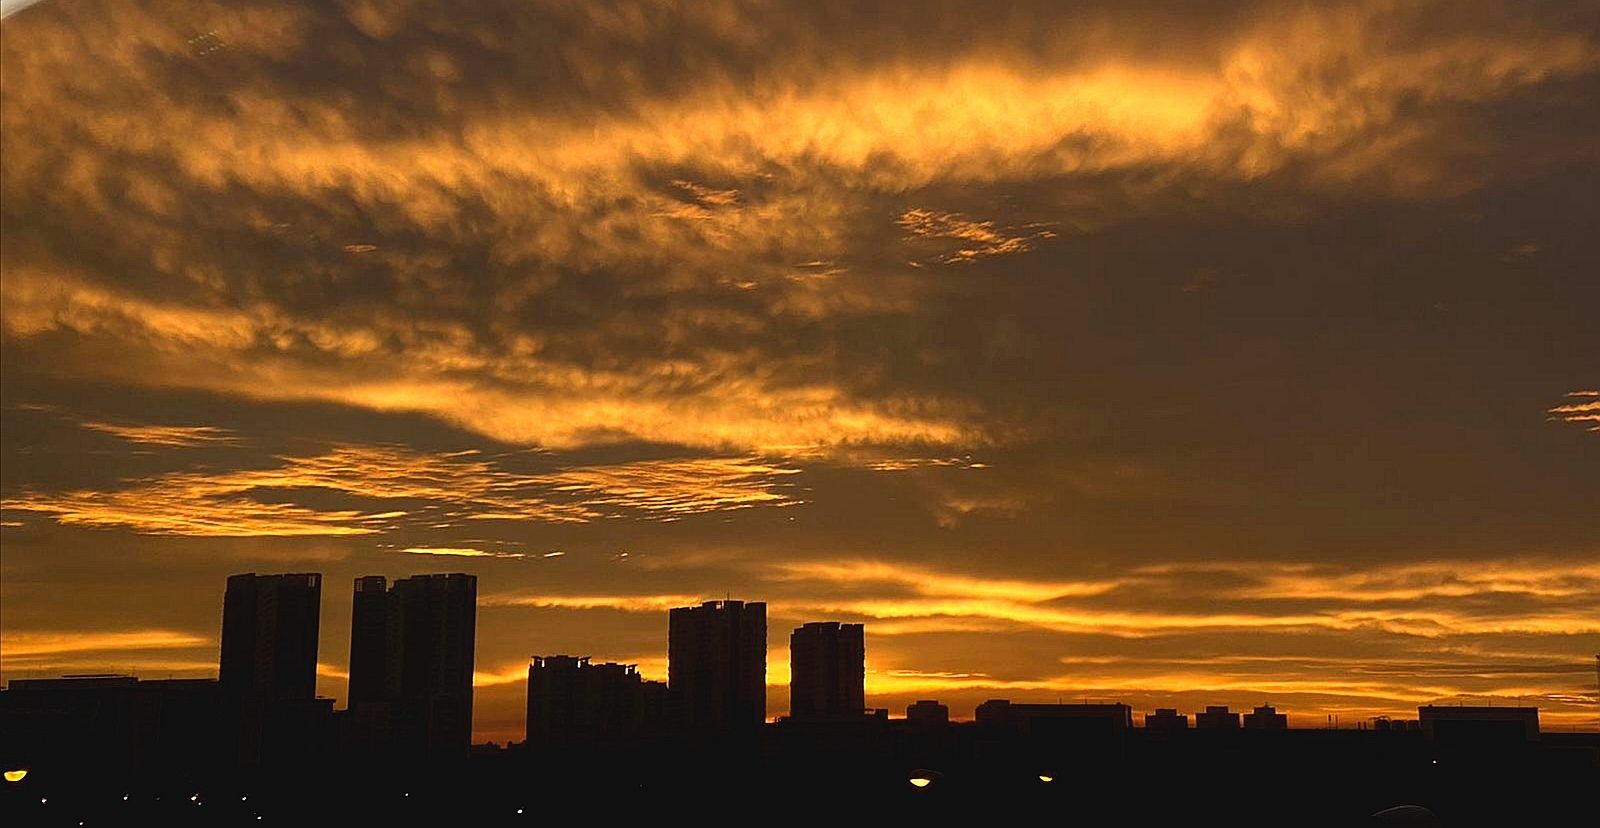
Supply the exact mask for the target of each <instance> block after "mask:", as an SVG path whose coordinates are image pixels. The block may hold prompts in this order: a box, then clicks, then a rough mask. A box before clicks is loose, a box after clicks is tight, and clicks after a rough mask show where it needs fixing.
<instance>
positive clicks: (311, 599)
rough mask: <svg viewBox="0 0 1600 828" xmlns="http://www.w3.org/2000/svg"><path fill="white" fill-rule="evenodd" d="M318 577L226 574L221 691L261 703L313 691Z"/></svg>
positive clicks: (312, 694)
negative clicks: (227, 575)
mask: <svg viewBox="0 0 1600 828" xmlns="http://www.w3.org/2000/svg"><path fill="white" fill-rule="evenodd" d="M321 611H322V576H321V575H318V574H316V573H294V574H290V575H257V574H255V573H253V572H252V573H247V574H243V575H230V576H229V577H228V588H227V592H226V594H225V595H224V597H223V603H222V664H221V670H220V674H221V679H220V681H221V684H222V688H223V690H224V692H226V693H228V694H230V695H232V696H235V697H239V698H251V699H256V700H260V701H285V700H310V699H312V698H315V697H316V692H317V636H318V632H319V626H320V624H319V622H320V615H321Z"/></svg>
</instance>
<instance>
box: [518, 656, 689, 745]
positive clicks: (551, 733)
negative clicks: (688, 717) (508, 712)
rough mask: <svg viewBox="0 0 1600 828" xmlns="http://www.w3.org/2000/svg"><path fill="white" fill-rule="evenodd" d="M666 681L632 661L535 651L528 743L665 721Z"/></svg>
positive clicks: (613, 734) (621, 732)
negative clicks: (593, 660)
mask: <svg viewBox="0 0 1600 828" xmlns="http://www.w3.org/2000/svg"><path fill="white" fill-rule="evenodd" d="M666 689H667V686H666V685H665V684H663V683H661V682H659V681H645V680H644V678H643V677H642V676H640V675H639V670H638V668H637V667H635V666H634V665H632V664H613V663H610V662H607V663H604V664H591V663H590V662H589V657H588V656H567V655H554V656H534V657H533V660H532V661H531V662H530V663H529V665H528V727H527V739H528V744H529V745H563V744H575V743H580V742H597V741H609V740H615V739H624V738H633V737H638V736H642V735H645V734H648V733H651V732H653V731H655V730H656V729H658V728H659V727H660V726H661V724H662V718H663V714H664V712H665V710H664V708H665V706H666V705H665V697H666Z"/></svg>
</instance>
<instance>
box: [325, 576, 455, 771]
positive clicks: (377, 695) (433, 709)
mask: <svg viewBox="0 0 1600 828" xmlns="http://www.w3.org/2000/svg"><path fill="white" fill-rule="evenodd" d="M477 606H478V579H477V577H476V576H474V575H464V574H460V573H452V574H449V575H416V576H413V577H410V578H402V579H400V580H398V581H395V582H394V584H393V586H387V584H386V582H385V580H384V578H383V577H382V576H376V575H373V576H367V577H363V578H358V579H356V582H355V595H354V605H353V608H352V612H351V629H350V710H351V714H352V716H353V719H354V721H355V726H356V728H357V729H358V730H359V731H361V732H362V733H361V741H363V742H366V743H368V744H369V745H371V746H377V747H383V748H386V749H398V750H400V751H402V752H408V753H410V752H425V753H428V754H430V755H434V756H441V757H449V756H462V757H464V756H466V753H467V750H468V748H469V747H470V746H471V743H472V666H473V650H474V646H475V644H476V636H477Z"/></svg>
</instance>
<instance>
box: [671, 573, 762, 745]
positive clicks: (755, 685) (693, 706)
mask: <svg viewBox="0 0 1600 828" xmlns="http://www.w3.org/2000/svg"><path fill="white" fill-rule="evenodd" d="M667 692H668V693H669V694H670V696H671V698H672V705H673V708H674V712H675V713H676V715H677V718H678V724H679V725H680V726H681V727H683V728H684V729H685V730H686V731H687V732H689V733H691V734H694V735H698V736H727V735H731V734H736V733H748V732H753V731H754V730H755V729H756V728H758V727H760V725H761V723H762V722H764V721H766V719H767V605H766V604H765V603H761V602H755V603H745V602H744V601H707V602H705V603H704V604H701V605H700V606H698V607H678V608H676V609H674V610H672V612H671V614H670V623H669V631H668V637H667Z"/></svg>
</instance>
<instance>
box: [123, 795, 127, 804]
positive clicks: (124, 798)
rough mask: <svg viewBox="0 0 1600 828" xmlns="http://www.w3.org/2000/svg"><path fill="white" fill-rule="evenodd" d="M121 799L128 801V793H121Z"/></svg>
mask: <svg viewBox="0 0 1600 828" xmlns="http://www.w3.org/2000/svg"><path fill="white" fill-rule="evenodd" d="M122 801H123V802H127V801H128V795H127V794H123V795H122Z"/></svg>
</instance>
